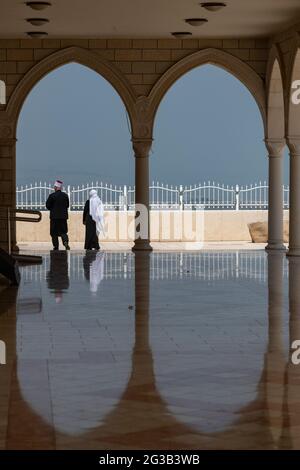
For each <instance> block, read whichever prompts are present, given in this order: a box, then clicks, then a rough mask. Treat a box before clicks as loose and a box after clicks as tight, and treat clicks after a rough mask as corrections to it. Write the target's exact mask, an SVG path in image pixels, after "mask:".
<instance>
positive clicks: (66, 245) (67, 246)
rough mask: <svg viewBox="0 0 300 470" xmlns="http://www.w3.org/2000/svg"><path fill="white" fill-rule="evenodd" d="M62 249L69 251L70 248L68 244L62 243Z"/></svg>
mask: <svg viewBox="0 0 300 470" xmlns="http://www.w3.org/2000/svg"><path fill="white" fill-rule="evenodd" d="M64 247H65V249H66V250H70V249H71V248H70V246H69V244H68V242H66V243H64Z"/></svg>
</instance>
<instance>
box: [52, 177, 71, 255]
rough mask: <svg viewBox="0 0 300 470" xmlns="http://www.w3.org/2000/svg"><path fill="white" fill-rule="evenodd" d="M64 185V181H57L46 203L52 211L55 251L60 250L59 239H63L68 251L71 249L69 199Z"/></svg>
mask: <svg viewBox="0 0 300 470" xmlns="http://www.w3.org/2000/svg"><path fill="white" fill-rule="evenodd" d="M62 185H63V183H62V181H59V180H57V181H55V183H54V193H51V194H50V195H49V197H48V199H47V202H46V207H47V209H48V210H49V211H50V235H51V238H52V243H53V249H54V250H58V245H59V242H58V237H61V239H62V241H63V244H64V247H65V248H66V250H69V249H70V247H69V237H68V223H67V219H68V208H69V197H68V195H67V194H66V193H64V192H63V191H62Z"/></svg>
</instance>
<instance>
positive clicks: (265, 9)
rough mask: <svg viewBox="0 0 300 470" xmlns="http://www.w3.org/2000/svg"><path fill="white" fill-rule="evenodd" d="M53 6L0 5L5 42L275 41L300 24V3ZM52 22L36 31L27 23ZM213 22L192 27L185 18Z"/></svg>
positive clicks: (125, 1)
mask: <svg viewBox="0 0 300 470" xmlns="http://www.w3.org/2000/svg"><path fill="white" fill-rule="evenodd" d="M48 1H50V2H51V3H52V6H51V7H49V8H47V9H46V10H44V11H39V12H37V11H34V10H32V9H31V8H29V7H28V6H26V5H25V2H24V1H22V0H0V37H2V38H4V37H6V38H9V37H25V36H26V31H38V30H41V31H43V30H45V31H46V32H48V34H49V37H84V36H88V37H100V38H101V37H122V38H126V37H131V38H134V37H139V38H143V37H145V38H147V37H148V38H150V37H160V38H163V37H170V32H171V31H190V32H192V33H193V36H194V37H197V38H199V37H205V38H209V37H262V36H270V35H272V34H275V33H277V32H280V31H282V30H284V29H285V28H287V27H289V26H291V25H292V24H295V23H297V22H299V21H300V0H223V1H224V2H225V3H227V7H226V8H224V9H222V10H220V11H218V12H208V11H206V10H204V9H203V8H201V7H200V6H199V1H198V0H48ZM33 17H40V18H43V17H45V18H48V19H49V20H50V23H49V24H47V25H46V26H40V27H35V26H32V25H30V24H28V23H27V22H26V21H25V19H26V18H33ZM191 17H205V18H207V19H208V23H207V24H205V25H203V26H200V27H193V26H189V25H187V24H186V23H185V22H184V19H185V18H191Z"/></svg>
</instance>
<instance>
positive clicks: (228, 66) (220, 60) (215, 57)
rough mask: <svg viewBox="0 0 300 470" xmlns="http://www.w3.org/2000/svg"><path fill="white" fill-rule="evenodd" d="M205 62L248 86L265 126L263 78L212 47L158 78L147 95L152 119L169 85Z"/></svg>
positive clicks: (177, 64) (248, 67)
mask: <svg viewBox="0 0 300 470" xmlns="http://www.w3.org/2000/svg"><path fill="white" fill-rule="evenodd" d="M205 64H212V65H216V66H219V67H221V68H223V69H224V70H226V71H227V72H229V73H231V74H232V75H234V76H235V77H236V78H237V79H238V80H240V81H241V82H242V83H243V84H244V85H245V86H246V87H247V88H248V90H249V91H250V93H251V94H252V96H253V97H254V99H255V101H256V103H257V105H258V107H259V110H260V113H261V116H262V120H263V124H264V127H266V95H265V87H264V83H263V80H262V79H261V78H260V76H259V75H258V74H257V73H256V72H255V71H254V70H253V69H252V68H251V67H250V66H249V65H247V64H246V63H245V62H243V61H242V60H240V59H238V58H237V57H235V56H233V55H232V54H229V53H228V52H225V51H222V50H219V49H214V48H207V49H203V50H201V51H198V52H195V53H193V54H190V55H188V56H186V57H184V58H183V59H181V60H180V61H179V62H177V63H176V64H175V65H173V66H172V67H170V68H169V69H168V70H167V71H166V72H165V73H164V75H163V76H162V77H161V78H160V79H159V80H158V82H157V83H156V84H155V85H154V87H153V89H152V90H151V92H150V95H149V102H150V107H151V110H152V113H153V121H154V118H155V115H156V112H157V110H158V107H159V105H160V103H161V101H162V99H163V97H164V96H165V94H166V93H167V91H168V90H169V89H170V88H171V86H172V85H173V84H174V83H175V82H176V81H177V80H178V79H179V78H180V77H182V76H183V75H185V74H186V73H187V72H189V71H190V70H192V69H194V68H196V67H198V66H200V65H205Z"/></svg>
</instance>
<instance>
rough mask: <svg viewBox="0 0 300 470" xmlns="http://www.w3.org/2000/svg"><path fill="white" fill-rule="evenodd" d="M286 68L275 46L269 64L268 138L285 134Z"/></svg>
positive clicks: (267, 84) (278, 137) (277, 137)
mask: <svg viewBox="0 0 300 470" xmlns="http://www.w3.org/2000/svg"><path fill="white" fill-rule="evenodd" d="M283 72H284V68H283V64H282V59H281V55H280V53H279V51H278V49H277V47H276V46H273V47H272V49H271V52H270V56H269V62H268V66H267V78H266V90H267V124H266V127H267V129H266V130H267V138H269V139H283V138H284V136H285V102H284V94H283V90H284V84H285V77H284V75H283Z"/></svg>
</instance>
